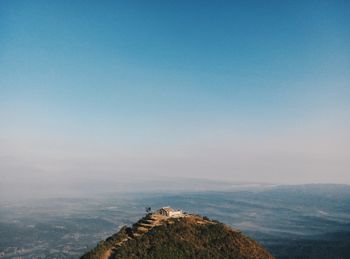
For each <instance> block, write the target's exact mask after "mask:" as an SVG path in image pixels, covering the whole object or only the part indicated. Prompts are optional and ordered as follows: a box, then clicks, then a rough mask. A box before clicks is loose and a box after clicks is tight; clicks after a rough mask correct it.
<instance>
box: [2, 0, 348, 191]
mask: <svg viewBox="0 0 350 259" xmlns="http://www.w3.org/2000/svg"><path fill="white" fill-rule="evenodd" d="M349 10H350V3H349V2H348V1H263V2H262V1H220V2H218V3H214V2H206V1H166V2H165V1H147V3H146V2H142V1H136V2H129V1H126V2H119V1H106V2H103V4H102V3H100V2H97V1H74V2H72V1H30V2H29V1H17V0H14V1H1V2H0V44H1V50H0V122H1V126H0V189H1V190H2V192H3V193H5V192H6V197H9V198H11V197H15V196H16V195H17V194H18V192H19V191H21V192H23V193H24V194H23V195H24V196H28V197H30V195H32V194H33V193H34V192H39V193H40V189H42V190H45V191H43V193H50V191H52V192H55V191H57V192H60V190H61V192H62V191H65V190H66V189H67V190H71V191H74V190H75V187H76V186H81V185H84V184H85V185H86V189H87V190H88V189H89V188H92V189H93V188H94V183H101V184H100V185H101V187H100V188H102V189H103V183H106V184H107V183H108V184H110V185H111V186H113V184H114V183H115V184H116V186H117V185H118V180H119V179H124V180H126V181H132V180H133V179H139V181H140V179H155V180H162V181H163V180H164V181H166V180H167V179H168V180H169V181H170V180H171V179H174V178H181V179H182V178H184V179H186V178H191V179H192V178H193V179H209V180H210V179H211V180H217V181H228V182H238V183H239V182H248V183H272V184H274V183H276V184H305V183H340V184H350V174H349V168H350V151H349V147H350V73H349V71H350V29H349V24H350V15H349ZM33 189H34V190H33ZM46 189H47V190H46ZM53 189H57V190H53ZM67 192H68V191H67Z"/></svg>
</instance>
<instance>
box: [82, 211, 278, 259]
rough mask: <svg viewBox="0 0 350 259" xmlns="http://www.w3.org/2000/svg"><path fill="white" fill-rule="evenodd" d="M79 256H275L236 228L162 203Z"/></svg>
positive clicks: (88, 258)
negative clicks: (161, 205)
mask: <svg viewBox="0 0 350 259" xmlns="http://www.w3.org/2000/svg"><path fill="white" fill-rule="evenodd" d="M81 258H82V259H97V258H101V259H111V258H237V259H248V258H249V259H253V258H254V259H255V258H259V259H265V258H266V259H269V258H274V257H273V256H272V255H271V254H270V253H269V252H268V251H267V250H265V249H264V248H263V247H262V246H261V245H260V244H258V243H257V242H256V241H254V240H252V239H250V238H249V237H247V236H245V235H244V234H242V233H241V232H240V231H239V230H234V229H232V228H231V227H229V226H227V225H225V224H223V223H220V222H218V221H215V220H210V219H208V218H207V217H202V216H199V215H193V214H187V213H183V212H182V211H174V210H173V209H171V208H170V207H163V208H161V209H160V210H158V211H156V212H154V213H148V214H147V215H146V216H145V217H143V218H141V219H140V220H139V221H138V222H136V223H135V224H134V225H133V226H132V227H126V226H124V227H122V228H121V229H120V231H119V232H118V233H116V234H114V235H112V236H111V237H109V238H107V239H106V240H105V241H101V242H100V243H99V244H98V245H97V246H96V247H95V248H94V249H93V250H91V251H90V252H88V253H86V254H85V255H83V256H82V257H81Z"/></svg>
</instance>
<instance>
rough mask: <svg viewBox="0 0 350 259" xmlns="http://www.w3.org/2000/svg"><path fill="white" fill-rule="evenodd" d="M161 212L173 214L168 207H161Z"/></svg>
mask: <svg viewBox="0 0 350 259" xmlns="http://www.w3.org/2000/svg"><path fill="white" fill-rule="evenodd" d="M161 210H165V211H166V212H168V213H169V212H173V211H174V210H173V209H172V208H170V207H162V208H161Z"/></svg>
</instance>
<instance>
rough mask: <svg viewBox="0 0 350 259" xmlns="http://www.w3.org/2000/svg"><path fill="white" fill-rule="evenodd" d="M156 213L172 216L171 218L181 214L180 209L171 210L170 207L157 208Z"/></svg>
mask: <svg viewBox="0 0 350 259" xmlns="http://www.w3.org/2000/svg"><path fill="white" fill-rule="evenodd" d="M158 213H159V214H160V215H163V216H167V217H173V218H176V217H182V216H183V212H182V210H173V209H172V208H170V207H162V208H161V209H160V210H158Z"/></svg>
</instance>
